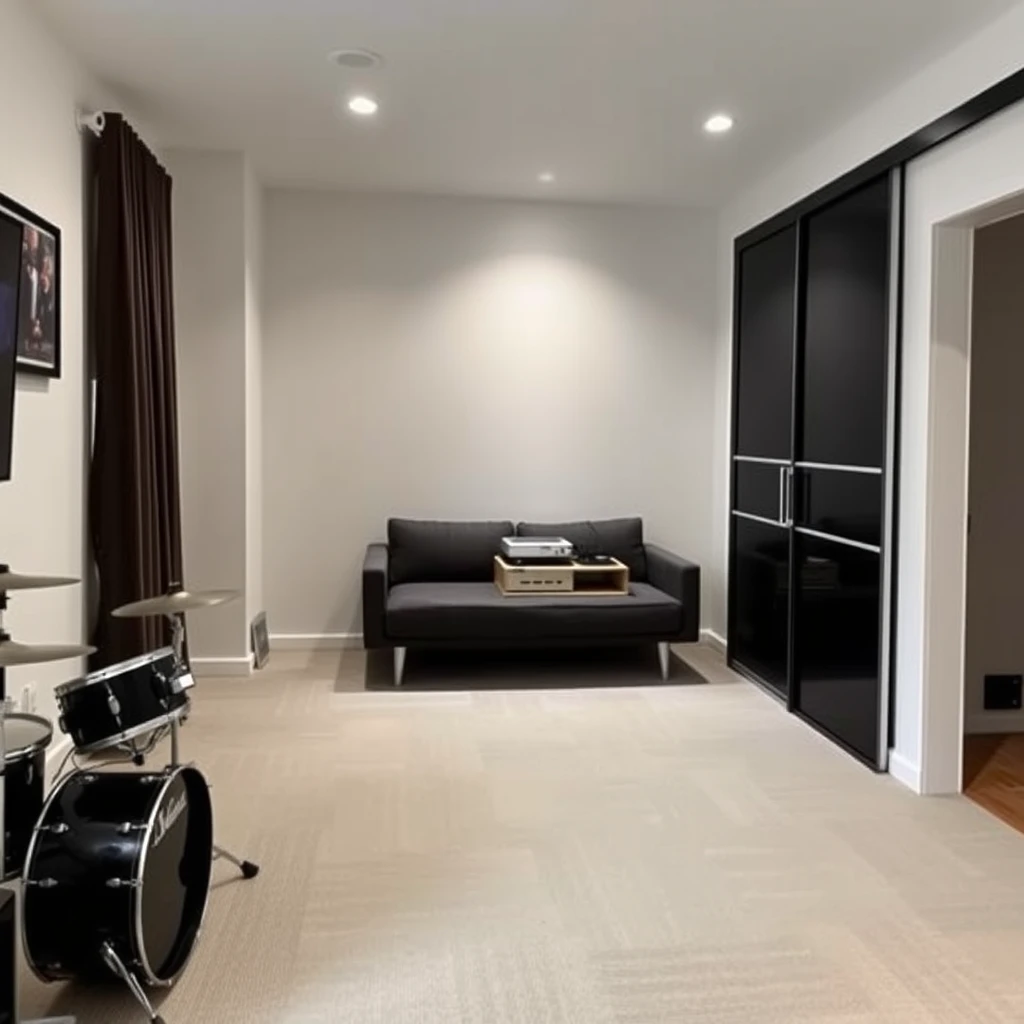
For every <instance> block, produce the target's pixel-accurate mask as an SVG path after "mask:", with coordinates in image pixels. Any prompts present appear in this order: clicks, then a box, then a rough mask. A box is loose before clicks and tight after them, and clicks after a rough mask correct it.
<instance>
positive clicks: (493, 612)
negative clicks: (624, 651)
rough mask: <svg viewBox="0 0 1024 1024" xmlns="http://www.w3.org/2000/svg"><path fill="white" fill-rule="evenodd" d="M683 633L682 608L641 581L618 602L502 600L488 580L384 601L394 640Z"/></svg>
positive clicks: (399, 590) (405, 589)
mask: <svg viewBox="0 0 1024 1024" xmlns="http://www.w3.org/2000/svg"><path fill="white" fill-rule="evenodd" d="M682 628H683V606H682V605H681V604H680V603H679V601H677V600H676V599H675V598H674V597H670V596H669V595H668V594H665V593H663V592H662V591H660V590H657V589H655V588H654V587H652V586H650V585H649V584H646V583H634V584H632V585H631V586H630V593H629V595H628V596H623V597H566V596H561V595H557V594H555V595H552V596H550V597H544V596H543V595H541V594H531V595H529V596H528V597H504V596H502V594H501V593H500V592H499V591H498V588H497V587H495V585H494V584H493V583H407V584H404V585H401V586H397V587H392V589H391V592H390V593H389V594H388V601H387V633H388V637H389V638H390V639H392V640H397V641H410V642H414V641H416V640H454V641H466V640H471V641H490V640H584V639H587V638H590V637H594V638H602V639H608V638H618V637H622V638H623V639H629V638H632V637H636V638H637V639H638V640H650V639H656V638H659V637H663V638H670V637H673V636H676V635H678V634H679V633H680V632H681V630H682Z"/></svg>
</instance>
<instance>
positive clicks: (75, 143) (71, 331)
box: [0, 0, 108, 739]
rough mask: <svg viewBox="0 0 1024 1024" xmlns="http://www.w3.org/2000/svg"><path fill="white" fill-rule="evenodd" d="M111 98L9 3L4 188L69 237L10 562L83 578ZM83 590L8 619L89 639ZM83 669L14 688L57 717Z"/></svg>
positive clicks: (29, 676)
mask: <svg viewBox="0 0 1024 1024" xmlns="http://www.w3.org/2000/svg"><path fill="white" fill-rule="evenodd" d="M26 83H31V88H27V87H26ZM106 99H108V97H105V96H104V95H103V93H102V90H100V89H99V88H98V87H97V86H96V85H95V84H94V83H93V82H92V81H91V80H90V79H89V77H88V76H87V75H86V74H85V73H84V72H83V70H82V69H81V67H80V66H79V65H78V63H77V61H76V60H75V59H74V58H73V57H72V56H71V55H70V54H69V53H68V52H67V51H66V50H65V49H64V48H63V47H62V46H61V45H60V44H59V43H57V42H56V41H55V40H54V39H53V38H52V37H51V36H50V35H49V34H48V33H47V32H46V30H45V29H44V28H43V27H42V26H41V24H40V23H39V22H38V21H37V20H36V17H35V15H34V14H33V13H32V12H31V10H30V7H29V5H27V4H24V3H22V2H21V0H0V139H2V140H3V142H2V144H0V192H4V193H6V194H7V195H8V196H10V197H11V198H12V199H14V200H16V201H18V202H21V203H23V204H24V205H25V206H27V207H29V208H30V209H33V210H35V211H37V212H38V213H39V214H40V215H41V216H43V217H45V218H46V219H47V220H50V221H52V222H53V223H55V224H57V225H58V226H59V227H60V228H61V232H62V266H61V272H60V288H61V303H62V322H61V328H62V330H61V335H62V337H61V343H62V360H63V366H62V375H61V378H60V380H52V381H47V380H44V379H42V378H38V377H35V378H33V377H26V376H20V377H19V378H18V385H17V396H16V399H15V419H14V464H13V478H12V480H11V481H10V482H9V483H0V537H2V538H3V542H2V545H0V560H2V561H5V562H8V563H10V564H11V565H12V567H14V568H15V569H19V570H21V571H23V572H43V573H58V574H62V575H75V576H84V575H85V572H86V568H87V555H86V540H85V530H86V523H85V509H84V502H85V481H86V475H85V474H86V443H87V434H86V400H85V399H86V388H85V377H84V354H83V353H84V330H83V303H84V296H83V291H84V288H83V285H84V252H83V246H84V239H83V209H84V192H85V190H84V182H83V148H82V140H81V137H80V136H79V133H78V131H77V130H76V128H75V120H74V112H75V107H76V106H77V105H81V106H85V107H93V106H94V105H99V106H103V105H104V101H105V100H106ZM84 596H85V595H84V587H82V586H78V587H74V588H69V589H62V590H44V591H32V592H29V593H25V594H16V595H13V596H12V597H11V606H10V611H9V612H8V614H7V615H6V617H5V618H6V622H5V625H6V627H7V629H8V630H9V631H10V632H11V633H12V634H13V636H14V637H15V639H17V640H20V641H22V642H28V643H79V642H82V641H83V640H84V639H85V632H86V624H85V607H84ZM82 668H83V666H82V665H81V664H80V663H76V662H61V663H58V664H54V665H40V666H33V667H30V668H20V669H14V670H11V671H10V672H9V673H8V680H7V683H8V692H9V693H11V694H12V695H14V696H20V691H21V688H22V686H23V685H25V684H26V683H29V682H35V683H37V684H38V690H39V699H38V706H39V713H40V714H43V715H45V716H47V717H49V718H55V717H56V712H55V705H54V701H53V694H52V688H53V686H54V685H55V684H58V683H61V682H65V681H67V680H68V679H71V678H74V677H75V676H76V675H79V674H80V673H81V670H82ZM58 739H59V734H58Z"/></svg>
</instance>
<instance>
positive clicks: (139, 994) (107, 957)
mask: <svg viewBox="0 0 1024 1024" xmlns="http://www.w3.org/2000/svg"><path fill="white" fill-rule="evenodd" d="M100 953H102V955H103V961H104V963H106V965H107V966H108V967H109V968H110V970H111V971H112V972H113V973H114V974H116V975H117V976H118V977H119V978H120V979H121V980H122V981H123V982H124V983H125V984H126V985H127V986H128V989H129V991H130V992H131V994H132V995H133V996H135V1000H136V1002H138V1004H139V1006H141V1007H142V1009H143V1010H145V1011H146V1017H147V1019H148V1020H149V1021H150V1022H151V1024H163V1022H162V1020H161V1018H160V1017H159V1016H158V1015H157V1012H156V1010H154V1009H153V1004H152V1003H151V1002H150V1001H149V996H147V995H146V990H145V989H144V988H143V987H142V985H141V984H140V983H139V979H138V978H136V977H135V975H134V974H132V972H131V971H129V970H128V968H127V967H125V965H124V963H123V962H122V960H121V958H120V957H119V956H118V955H117V953H116V952H114V947H113V946H112V945H111V944H110V943H109V942H104V943H103V946H102V947H101V948H100Z"/></svg>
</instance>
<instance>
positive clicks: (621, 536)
mask: <svg viewBox="0 0 1024 1024" xmlns="http://www.w3.org/2000/svg"><path fill="white" fill-rule="evenodd" d="M516 533H518V534H519V535H520V536H534V537H536V536H547V537H551V536H556V537H565V538H566V539H567V540H569V541H571V542H572V543H573V544H574V545H576V548H577V551H579V552H581V553H593V554H607V555H612V556H614V557H615V558H618V559H620V560H621V561H622V562H624V563H625V564H626V565H628V566H629V570H630V588H629V591H630V592H629V595H628V596H623V597H585V596H580V597H566V596H561V595H558V596H554V595H553V596H550V597H545V596H543V595H531V596H530V597H511V598H509V597H503V596H502V595H501V594H500V593H499V591H498V589H497V587H496V586H495V585H494V582H493V580H494V556H495V554H497V553H498V551H499V548H500V543H501V538H502V537H507V536H510V535H512V534H516ZM699 632H700V567H699V566H697V565H695V564H694V563H692V562H688V561H686V560H685V559H683V558H680V557H679V556H677V555H674V554H672V553H671V552H669V551H666V550H664V549H663V548H659V547H657V546H656V545H653V544H645V543H644V539H643V523H642V521H641V520H640V519H612V520H605V521H601V522H581V523H520V524H519V525H518V526H514V525H513V524H512V523H511V522H427V521H423V520H412V519H391V520H389V522H388V542H387V543H386V544H371V545H370V546H369V547H368V548H367V551H366V559H365V561H364V563H363V644H364V646H365V647H366V648H367V649H379V648H390V649H392V650H393V651H394V661H395V683H396V684H397V685H399V686H400V685H401V683H402V675H403V671H404V666H405V655H406V651H407V649H408V648H410V647H413V648H417V647H457V648H465V647H498V648H502V647H503V648H514V647H523V646H559V647H561V646H573V645H578V646H593V645H597V644H620V645H627V644H628V645H641V644H657V645H658V652H659V656H660V663H661V672H662V677H663V678H668V671H669V644H670V643H687V642H694V641H696V640H697V639H698V637H699Z"/></svg>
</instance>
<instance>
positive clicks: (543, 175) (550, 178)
mask: <svg viewBox="0 0 1024 1024" xmlns="http://www.w3.org/2000/svg"><path fill="white" fill-rule="evenodd" d="M537 180H538V181H539V182H540V183H541V184H542V185H550V184H552V182H554V180H555V175H554V174H553V173H552V172H551V171H541V172H540V174H538V175H537Z"/></svg>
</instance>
